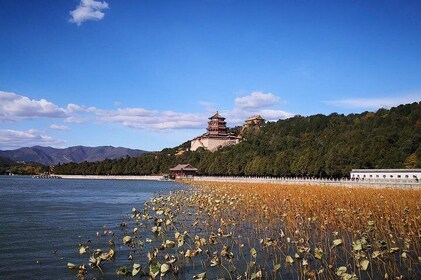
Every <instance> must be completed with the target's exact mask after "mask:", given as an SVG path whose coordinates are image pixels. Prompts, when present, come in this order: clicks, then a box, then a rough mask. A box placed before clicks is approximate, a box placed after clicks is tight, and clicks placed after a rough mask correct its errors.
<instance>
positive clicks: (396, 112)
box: [55, 102, 421, 177]
mask: <svg viewBox="0 0 421 280" xmlns="http://www.w3.org/2000/svg"><path fill="white" fill-rule="evenodd" d="M243 137H244V140H243V141H242V142H241V143H240V144H237V145H235V146H231V147H226V148H222V149H220V150H218V151H216V152H214V153H211V152H209V151H206V150H203V149H199V150H197V151H195V152H191V151H186V152H185V153H183V154H182V155H176V152H177V151H179V150H180V149H181V148H188V147H189V145H190V142H186V143H184V144H182V145H180V146H178V147H175V148H171V149H164V150H162V151H161V152H156V153H148V154H144V155H142V156H139V157H131V158H130V157H129V158H124V159H119V160H105V161H102V162H95V163H89V162H84V163H80V164H75V163H69V164H63V165H59V166H56V168H55V172H56V173H59V174H98V175H107V174H109V175H149V174H163V173H168V172H169V169H170V168H171V167H173V166H175V165H176V164H179V163H187V162H188V163H190V164H192V165H193V166H195V167H197V168H198V169H199V172H200V173H201V174H204V175H236V176H244V175H246V176H316V177H343V176H349V172H350V171H351V169H353V168H419V167H421V144H420V143H421V102H420V103H412V104H407V105H400V106H398V107H394V108H391V109H390V110H386V109H380V110H378V111H377V112H364V113H361V114H350V115H347V116H345V115H342V114H337V113H333V114H330V115H328V116H325V115H321V114H319V115H314V116H309V117H303V116H295V117H293V118H290V119H286V120H279V121H277V122H269V123H267V124H266V125H264V126H263V127H261V128H259V129H249V130H246V131H245V132H244V135H243Z"/></svg>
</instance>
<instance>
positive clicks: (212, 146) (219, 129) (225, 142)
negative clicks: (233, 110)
mask: <svg viewBox="0 0 421 280" xmlns="http://www.w3.org/2000/svg"><path fill="white" fill-rule="evenodd" d="M238 142H240V139H239V138H238V137H236V136H234V135H230V134H228V128H227V123H226V122H225V118H224V117H223V116H221V115H220V114H219V113H218V112H216V114H215V115H213V116H212V117H210V118H209V121H208V127H207V132H206V133H205V134H203V135H201V136H198V137H196V138H194V139H193V140H192V141H191V144H190V150H191V151H196V150H197V149H199V148H204V149H206V150H209V151H211V152H213V151H216V150H217V149H219V148H221V147H225V146H230V145H235V144H237V143H238Z"/></svg>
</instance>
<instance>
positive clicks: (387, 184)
mask: <svg viewBox="0 0 421 280" xmlns="http://www.w3.org/2000/svg"><path fill="white" fill-rule="evenodd" d="M54 175H55V176H58V177H60V178H61V179H76V180H78V179H79V180H143V181H145V180H148V181H174V180H166V179H164V178H163V176H160V175H143V176H140V175H138V176H132V175H57V174H54ZM176 180H177V181H178V180H179V181H184V180H187V181H188V180H192V181H208V182H243V183H271V184H288V185H289V184H291V185H297V184H298V185H324V186H343V187H351V188H352V187H354V188H361V187H368V188H402V189H421V183H416V182H404V181H398V180H394V181H388V180H385V181H365V182H364V181H359V182H357V181H350V180H333V179H332V180H330V179H302V178H270V177H260V178H259V177H229V176H227V177H224V176H222V177H218V176H196V177H193V178H177V179H176Z"/></svg>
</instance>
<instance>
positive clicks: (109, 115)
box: [96, 108, 206, 130]
mask: <svg viewBox="0 0 421 280" xmlns="http://www.w3.org/2000/svg"><path fill="white" fill-rule="evenodd" d="M96 113H97V116H98V118H99V120H100V121H103V122H115V123H120V124H122V125H123V126H126V127H130V128H138V129H154V130H155V129H157V130H163V129H180V128H200V127H203V123H205V122H206V117H205V115H203V114H193V113H178V112H174V111H158V110H147V109H144V108H119V109H117V110H97V111H96Z"/></svg>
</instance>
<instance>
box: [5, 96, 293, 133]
mask: <svg viewBox="0 0 421 280" xmlns="http://www.w3.org/2000/svg"><path fill="white" fill-rule="evenodd" d="M279 99H280V98H279V97H278V96H275V95H273V94H272V93H262V92H252V93H251V94H249V95H246V96H242V97H238V98H236V99H235V100H234V106H233V108H232V109H231V110H228V111H224V112H223V115H224V116H225V117H226V118H227V121H228V123H229V125H230V126H233V125H241V124H243V122H244V120H245V119H247V118H249V117H250V116H253V115H256V114H260V115H262V116H263V117H264V118H266V119H268V120H277V119H284V118H287V117H291V116H292V114H290V113H288V112H285V111H282V110H277V109H275V108H274V105H276V104H277V103H278V101H279ZM0 102H1V103H0V121H18V120H25V119H36V118H41V117H46V118H64V119H65V120H64V121H65V122H66V123H78V124H81V123H90V122H95V121H96V122H99V123H117V124H121V125H123V126H125V127H129V128H134V129H150V130H160V131H164V130H173V129H204V128H205V127H206V125H207V121H208V117H209V116H210V115H211V114H213V113H214V112H215V111H216V109H215V107H216V104H213V103H208V102H205V101H202V102H201V103H200V104H201V105H203V106H205V107H206V109H207V110H205V111H204V112H201V113H184V112H175V111H160V110H149V109H145V108H140V107H133V108H116V109H112V110H105V109H98V108H96V107H92V106H91V107H89V106H83V105H78V104H73V103H70V104H68V105H67V106H65V107H64V108H62V107H59V106H57V105H55V104H53V103H51V102H49V101H47V100H45V99H41V100H32V99H30V98H28V97H26V96H21V95H17V94H15V93H10V92H0ZM50 129H55V130H68V127H67V126H65V125H57V124H53V125H51V126H50Z"/></svg>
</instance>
